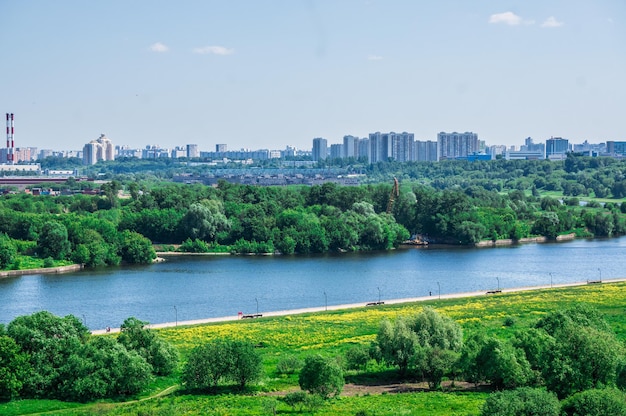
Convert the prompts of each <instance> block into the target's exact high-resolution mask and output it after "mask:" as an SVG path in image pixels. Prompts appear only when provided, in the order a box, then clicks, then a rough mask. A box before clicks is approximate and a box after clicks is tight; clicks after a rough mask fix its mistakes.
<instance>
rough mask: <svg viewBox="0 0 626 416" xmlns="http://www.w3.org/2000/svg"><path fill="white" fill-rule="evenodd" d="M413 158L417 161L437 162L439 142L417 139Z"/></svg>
mask: <svg viewBox="0 0 626 416" xmlns="http://www.w3.org/2000/svg"><path fill="white" fill-rule="evenodd" d="M413 160H414V161H416V162H436V161H437V142H436V141H433V140H426V141H423V140H416V141H415V143H414V144H413Z"/></svg>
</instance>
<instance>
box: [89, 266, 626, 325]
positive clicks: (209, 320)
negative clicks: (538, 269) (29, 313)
mask: <svg viewBox="0 0 626 416" xmlns="http://www.w3.org/2000/svg"><path fill="white" fill-rule="evenodd" d="M619 282H626V278H617V279H603V280H601V281H599V280H594V281H591V280H589V281H585V282H574V283H559V284H553V285H541V286H526V287H516V288H507V289H504V288H503V289H500V290H499V292H497V293H513V292H524V291H529V290H544V289H553V288H561V287H573V286H585V285H588V284H608V283H619ZM494 292H495V291H484V290H481V291H476V292H461V293H446V294H441V295H440V294H438V293H434V294H432V295H431V296H422V297H417V298H405V299H384V300H382V301H383V302H384V304H385V305H394V304H399V303H414V302H425V301H432V300H438V299H458V298H468V297H479V296H494ZM366 306H367V303H365V302H360V303H349V304H344V305H328V306H315V307H311V308H301V309H290V310H284V311H272V312H263V313H262V317H264V318H267V317H271V316H288V315H298V314H303V313H313V312H325V311H337V310H342V309H356V308H363V307H366ZM240 319H241V316H239V315H233V316H222V317H217V318H205V319H194V320H189V321H178V322H163V323H159V324H150V325H147V328H151V329H159V328H172V327H175V326H186V325H201V324H209V323H216V322H228V321H237V320H240ZM119 331H120V328H109V330H106V329H97V330H93V331H91V333H92V334H94V335H102V334H106V333H116V332H119Z"/></svg>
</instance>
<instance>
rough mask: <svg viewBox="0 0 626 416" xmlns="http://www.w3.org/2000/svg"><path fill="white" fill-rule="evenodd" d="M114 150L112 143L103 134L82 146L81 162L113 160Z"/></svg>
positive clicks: (86, 163) (90, 162) (94, 162)
mask: <svg viewBox="0 0 626 416" xmlns="http://www.w3.org/2000/svg"><path fill="white" fill-rule="evenodd" d="M114 159H115V152H114V147H113V143H112V142H111V140H110V139H109V138H107V137H106V136H105V135H104V134H101V135H100V137H99V138H97V139H96V140H92V141H90V142H89V143H87V144H86V145H85V146H84V147H83V164H84V165H95V164H96V163H98V162H99V161H101V160H104V161H107V160H114Z"/></svg>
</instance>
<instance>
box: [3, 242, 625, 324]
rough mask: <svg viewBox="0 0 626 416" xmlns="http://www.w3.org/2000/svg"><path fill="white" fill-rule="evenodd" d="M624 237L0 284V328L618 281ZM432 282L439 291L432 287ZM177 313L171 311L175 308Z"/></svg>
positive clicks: (182, 261)
mask: <svg viewBox="0 0 626 416" xmlns="http://www.w3.org/2000/svg"><path fill="white" fill-rule="evenodd" d="M625 254H626V237H622V238H616V239H607V240H576V241H571V242H564V243H551V244H527V245H521V246H513V247H500V248H481V249H476V248H449V247H446V248H433V247H429V248H426V249H416V248H411V249H401V250H395V251H390V252H377V253H347V254H332V255H323V256H322V255H320V256H306V257H291V256H289V257H288V256H267V257H247V256H214V257H179V258H172V259H168V261H167V262H165V263H159V264H154V265H150V266H143V267H132V268H129V267H123V268H112V269H106V270H98V271H93V270H87V271H81V272H77V273H72V274H64V275H33V276H22V277H14V278H7V279H0V323H5V324H6V323H8V322H10V321H11V320H12V319H14V318H15V317H16V316H20V315H25V314H30V313H33V312H36V311H40V310H48V311H50V312H52V313H54V314H56V315H61V316H64V315H67V314H73V315H75V316H77V317H78V318H79V319H82V320H84V321H85V322H86V324H87V326H88V327H90V328H91V329H98V328H104V327H106V326H111V327H118V326H119V325H120V324H121V323H122V322H123V321H124V319H126V318H127V317H129V316H135V317H137V318H139V319H142V320H145V321H149V322H150V323H160V322H173V321H174V320H175V319H176V318H177V319H178V321H183V320H191V319H201V318H210V317H219V316H231V315H236V314H237V312H239V311H242V312H244V313H255V312H256V310H257V304H258V308H259V312H260V313H263V312H264V311H276V310H285V309H297V308H304V307H312V306H323V305H324V302H325V298H324V292H326V296H327V299H328V304H329V305H336V304H345V303H358V302H371V301H377V300H378V297H379V295H380V297H381V300H383V301H384V300H385V299H396V298H409V297H419V296H426V295H428V294H429V292H432V294H433V295H434V294H436V293H438V290H439V287H440V288H441V293H442V294H446V293H456V292H470V291H477V290H489V289H495V288H496V287H497V285H498V279H499V285H500V288H512V287H521V286H534V285H543V284H549V283H550V273H552V277H553V282H554V283H566V282H579V281H585V280H587V279H591V280H597V279H599V278H603V279H611V278H623V277H626V255H625ZM437 282H439V286H438V285H437ZM174 307H176V308H174Z"/></svg>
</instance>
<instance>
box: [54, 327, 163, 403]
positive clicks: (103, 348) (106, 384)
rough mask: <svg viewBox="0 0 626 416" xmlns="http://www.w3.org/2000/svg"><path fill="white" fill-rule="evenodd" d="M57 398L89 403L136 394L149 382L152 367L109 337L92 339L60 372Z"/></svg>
mask: <svg viewBox="0 0 626 416" xmlns="http://www.w3.org/2000/svg"><path fill="white" fill-rule="evenodd" d="M59 372H60V375H61V377H60V378H61V380H62V382H61V386H60V396H61V398H63V399H65V400H77V401H83V402H84V401H89V400H94V399H99V398H104V397H113V396H126V395H131V394H136V393H139V392H140V391H141V390H142V389H143V388H145V387H146V385H147V384H148V382H149V381H150V380H151V366H150V364H148V363H147V362H146V360H145V359H144V358H142V357H141V356H140V355H139V354H137V352H135V351H128V350H127V349H126V348H124V346H123V345H122V344H120V343H118V342H116V341H115V339H113V338H110V337H93V338H90V339H89V340H88V341H87V342H86V343H85V344H83V345H81V347H80V348H79V349H78V350H77V351H76V352H75V353H73V354H71V355H70V356H69V357H68V359H67V360H66V361H65V363H64V364H63V366H62V367H61V369H60V370H59Z"/></svg>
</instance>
